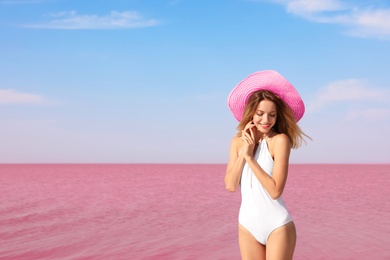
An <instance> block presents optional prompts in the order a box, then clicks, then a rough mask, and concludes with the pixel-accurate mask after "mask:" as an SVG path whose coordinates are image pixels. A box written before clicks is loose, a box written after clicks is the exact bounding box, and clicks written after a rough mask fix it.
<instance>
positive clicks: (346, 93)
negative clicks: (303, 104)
mask: <svg viewBox="0 0 390 260" xmlns="http://www.w3.org/2000/svg"><path fill="white" fill-rule="evenodd" d="M385 99H386V95H385V93H384V92H383V91H380V90H378V89H373V88H372V87H370V86H369V85H368V84H367V83H366V82H364V81H363V80H359V79H348V80H342V81H335V82H331V83H330V84H328V85H327V86H326V88H325V89H324V90H323V91H321V93H320V94H318V96H317V97H316V98H315V99H314V100H313V101H312V102H311V103H310V104H309V107H308V110H310V111H312V110H316V109H319V108H322V107H324V106H327V105H329V104H331V103H334V102H343V101H345V102H351V101H364V102H372V101H379V102H381V101H385Z"/></svg>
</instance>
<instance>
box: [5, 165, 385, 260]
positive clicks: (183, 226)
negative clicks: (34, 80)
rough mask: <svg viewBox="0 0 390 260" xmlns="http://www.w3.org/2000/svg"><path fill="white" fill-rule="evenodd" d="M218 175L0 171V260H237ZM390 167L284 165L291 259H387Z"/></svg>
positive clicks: (151, 169)
mask: <svg viewBox="0 0 390 260" xmlns="http://www.w3.org/2000/svg"><path fill="white" fill-rule="evenodd" d="M224 172H225V165H202V164H199V165H187V164H166V165H158V164H149V165H132V164H113V165H105V164H101V165H99V164H94V165H93V164H91V165H87V164H85V165H82V164H80V165H78V164H74V165H72V164H63V165H60V164H58V165H57V164H47V165H45V164H41V165H40V164H35V165H28V164H20V165H12V164H3V165H0V178H1V186H0V200H1V203H0V259H12V260H14V259H211V260H217V259H240V254H239V248H238V242H237V218H238V210H239V206H240V199H241V197H240V193H239V192H236V193H229V192H227V191H226V190H225V188H224V183H223V177H224ZM389 186H390V165H326V164H325V165H320V164H313V165H291V166H290V172H289V178H288V182H287V186H286V189H285V192H284V194H283V198H284V200H285V202H286V204H287V207H288V209H289V211H290V213H291V215H292V217H293V219H294V222H295V224H296V227H297V232H298V241H297V247H296V251H295V256H294V259H298V260H299V259H311V260H313V259H369V260H371V259H374V260H380V259H390V246H389V245H390V202H389V199H390V196H389V195H390V189H389Z"/></svg>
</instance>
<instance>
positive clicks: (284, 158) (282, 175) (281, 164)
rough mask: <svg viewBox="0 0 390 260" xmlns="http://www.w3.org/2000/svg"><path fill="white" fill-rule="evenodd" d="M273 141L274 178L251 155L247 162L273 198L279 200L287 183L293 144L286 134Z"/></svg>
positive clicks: (277, 136)
mask: <svg viewBox="0 0 390 260" xmlns="http://www.w3.org/2000/svg"><path fill="white" fill-rule="evenodd" d="M273 139H274V140H273V142H274V143H273V145H272V147H273V156H274V169H273V172H272V177H270V176H269V175H268V174H267V173H266V172H265V171H264V170H263V169H262V168H261V167H260V165H259V164H258V163H257V161H256V160H255V159H254V158H253V156H252V155H251V154H246V155H245V160H246V162H247V163H248V165H249V167H250V168H251V169H252V171H253V173H254V174H255V176H256V178H257V179H258V180H259V182H260V184H261V185H262V186H263V187H264V189H265V190H266V191H267V192H268V194H269V195H270V196H271V198H272V199H278V198H279V197H280V196H281V195H282V193H283V190H284V187H285V185H286V181H287V173H288V161H289V157H290V150H291V144H290V141H289V140H288V137H287V136H286V135H284V134H279V135H276V136H274V137H273Z"/></svg>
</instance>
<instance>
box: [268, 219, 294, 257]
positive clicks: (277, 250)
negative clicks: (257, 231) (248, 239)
mask: <svg viewBox="0 0 390 260" xmlns="http://www.w3.org/2000/svg"><path fill="white" fill-rule="evenodd" d="M296 242H297V233H296V230H295V225H294V222H289V223H287V224H286V225H284V226H281V227H279V228H277V229H275V230H274V231H272V233H271V234H270V235H269V237H268V240H267V246H266V247H267V252H266V255H267V259H272V260H278V259H283V260H287V259H292V258H293V254H294V249H295V244H296Z"/></svg>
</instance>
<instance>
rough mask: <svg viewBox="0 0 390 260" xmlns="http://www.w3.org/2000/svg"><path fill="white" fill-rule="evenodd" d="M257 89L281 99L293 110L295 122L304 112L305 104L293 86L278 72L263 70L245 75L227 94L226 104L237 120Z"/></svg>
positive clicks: (240, 117) (239, 119)
mask: <svg viewBox="0 0 390 260" xmlns="http://www.w3.org/2000/svg"><path fill="white" fill-rule="evenodd" d="M258 90H268V91H271V92H272V93H274V94H275V95H277V96H278V97H279V98H280V99H281V100H283V101H284V103H285V104H286V105H288V106H289V107H290V108H291V110H292V111H293V113H294V117H295V121H296V122H298V121H299V120H300V119H301V118H302V116H303V114H304V113H305V105H304V104H303V101H302V98H301V96H300V95H299V93H298V91H297V90H296V89H295V88H294V86H293V85H292V84H291V83H290V82H288V80H287V79H285V78H284V77H283V76H282V75H280V74H279V73H278V72H276V71H274V70H263V71H258V72H255V73H253V74H251V75H249V76H248V77H246V78H245V79H244V80H243V81H241V82H240V83H238V85H237V86H236V87H235V88H234V89H233V90H232V91H231V92H230V94H229V96H228V99H227V103H228V106H229V108H230V110H231V111H232V113H233V116H234V117H235V118H236V119H237V120H238V121H241V119H242V116H243V114H244V109H245V106H246V104H247V102H248V99H249V97H250V96H251V95H252V93H253V92H256V91H258Z"/></svg>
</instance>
